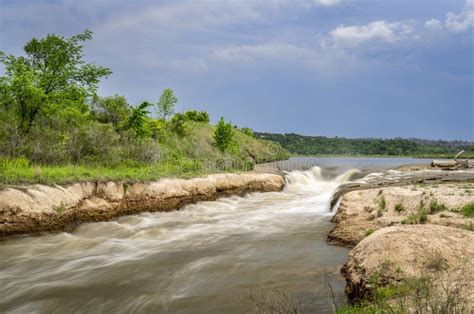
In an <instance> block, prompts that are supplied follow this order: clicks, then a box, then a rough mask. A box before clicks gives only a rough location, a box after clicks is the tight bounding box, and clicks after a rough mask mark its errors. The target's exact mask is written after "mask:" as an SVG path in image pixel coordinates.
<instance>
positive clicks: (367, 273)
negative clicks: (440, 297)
mask: <svg viewBox="0 0 474 314" xmlns="http://www.w3.org/2000/svg"><path fill="white" fill-rule="evenodd" d="M473 257H474V233H473V232H472V231H468V230H463V229H458V228H451V227H444V226H438V225H405V226H392V227H387V228H383V229H380V230H378V231H376V232H374V233H373V234H371V235H370V236H368V237H367V238H365V239H363V240H362V241H360V243H359V244H357V246H356V247H355V248H354V249H353V250H352V251H351V252H350V253H349V258H348V261H347V262H346V264H345V265H344V266H343V268H342V273H343V275H344V276H345V278H346V282H347V284H346V294H347V296H348V298H349V299H350V300H352V301H356V300H360V299H365V298H367V296H368V295H370V293H371V288H373V287H372V286H371V284H373V278H374V276H375V275H376V276H377V278H378V280H379V281H380V282H382V283H384V284H389V283H394V282H395V281H402V280H404V279H406V278H413V277H419V276H422V275H423V274H426V273H433V272H438V271H442V272H440V275H439V278H438V280H440V281H441V282H445V283H446V282H448V283H450V282H451V283H452V282H455V283H456V284H458V285H461V286H462V291H463V292H464V294H465V295H464V297H465V298H467V299H468V300H469V302H470V303H471V304H472V302H474V294H472V291H474V272H472V269H474V258H473Z"/></svg>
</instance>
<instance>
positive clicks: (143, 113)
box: [125, 101, 152, 137]
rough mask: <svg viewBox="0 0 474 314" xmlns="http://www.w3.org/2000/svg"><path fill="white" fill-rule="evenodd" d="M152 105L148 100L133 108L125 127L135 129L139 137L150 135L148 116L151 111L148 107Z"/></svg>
mask: <svg viewBox="0 0 474 314" xmlns="http://www.w3.org/2000/svg"><path fill="white" fill-rule="evenodd" d="M150 106H152V104H150V103H149V102H147V101H144V102H142V103H141V104H140V105H139V106H138V107H136V108H133V110H132V114H131V115H130V117H129V118H128V121H127V124H126V125H125V129H132V130H134V131H135V134H136V135H137V137H147V136H149V135H150V129H149V127H148V124H147V118H148V115H149V114H150V112H149V111H148V110H147V108H148V107H150Z"/></svg>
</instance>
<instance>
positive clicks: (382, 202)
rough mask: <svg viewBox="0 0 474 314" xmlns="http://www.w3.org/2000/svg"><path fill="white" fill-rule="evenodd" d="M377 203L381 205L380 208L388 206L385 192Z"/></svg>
mask: <svg viewBox="0 0 474 314" xmlns="http://www.w3.org/2000/svg"><path fill="white" fill-rule="evenodd" d="M377 204H378V205H379V209H380V210H385V209H386V208H387V201H386V200H385V196H384V195H383V194H382V195H380V196H379V198H378V199H377Z"/></svg>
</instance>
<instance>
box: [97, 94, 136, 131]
mask: <svg viewBox="0 0 474 314" xmlns="http://www.w3.org/2000/svg"><path fill="white" fill-rule="evenodd" d="M91 107H92V116H93V118H94V119H96V120H97V121H99V122H101V123H111V124H112V125H113V126H114V128H115V129H116V130H119V129H121V128H122V127H123V126H124V125H125V124H126V122H127V120H128V118H129V117H130V115H131V114H132V107H131V106H130V105H129V104H128V102H127V99H125V97H124V96H118V95H115V96H110V97H98V98H96V99H95V100H94V101H93V102H92V105H91Z"/></svg>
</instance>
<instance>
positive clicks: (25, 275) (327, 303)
mask: <svg viewBox="0 0 474 314" xmlns="http://www.w3.org/2000/svg"><path fill="white" fill-rule="evenodd" d="M300 161H301V160H300ZM359 161H360V160H359ZM328 162H329V163H328ZM331 162H333V164H331ZM404 162H405V163H406V162H407V161H406V160H405V161H404ZM398 163H403V162H400V161H399V162H398ZM336 164H337V163H336ZM336 164H334V160H331V161H329V160H328V161H326V163H324V162H323V165H322V167H323V170H322V172H323V173H322V174H321V168H319V167H314V168H312V169H310V170H306V171H292V172H290V173H289V174H288V175H287V177H286V180H287V185H286V187H285V189H284V190H283V191H281V192H271V193H252V194H249V195H247V196H245V197H237V196H235V197H228V198H222V199H219V200H217V201H214V202H201V203H198V204H194V205H188V206H186V207H185V208H183V209H182V210H180V211H174V212H168V213H145V214H141V215H134V216H126V217H121V218H118V219H117V220H115V221H109V222H101V223H89V224H84V225H82V226H80V227H79V228H77V229H76V230H75V231H74V232H72V233H59V234H50V235H43V236H36V237H23V238H17V239H10V240H7V241H3V242H0V296H1V297H0V312H13V313H30V312H39V313H118V312H120V313H122V312H126V313H129V312H135V313H137V312H140V313H143V312H154V313H245V312H248V311H251V310H252V309H253V305H252V303H251V302H250V301H249V296H250V295H254V296H262V295H267V294H268V293H274V291H281V292H284V293H286V294H288V295H291V296H292V297H295V298H297V299H299V300H300V301H301V302H302V303H303V305H304V308H303V309H304V311H305V312H317V313H326V312H327V313H330V312H332V302H333V301H332V298H331V295H330V293H329V290H328V288H327V287H328V285H327V284H328V283H329V284H330V285H331V286H332V288H333V291H334V293H335V298H336V302H337V303H342V302H343V301H344V294H343V289H344V285H345V282H344V280H343V278H342V277H341V276H340V274H339V269H340V267H341V266H342V264H343V263H344V261H345V259H346V257H347V253H348V250H347V249H344V248H340V247H335V246H329V245H327V244H326V242H325V236H326V234H327V233H328V232H329V230H330V229H331V228H332V223H331V222H330V218H331V216H332V213H331V212H330V208H329V200H330V197H331V195H332V193H333V191H334V190H335V189H336V188H337V186H338V185H339V184H341V182H343V181H346V180H349V178H350V177H351V176H352V175H354V174H355V173H356V171H353V170H347V168H348V166H347V165H348V164H349V165H350V162H348V161H344V162H343V165H344V166H340V165H339V166H337V165H336ZM339 164H340V163H339ZM359 165H361V164H360V162H359ZM371 166H373V164H371ZM385 166H387V165H384V167H385ZM359 168H360V167H359ZM362 168H363V166H362ZM325 169H326V171H325Z"/></svg>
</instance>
